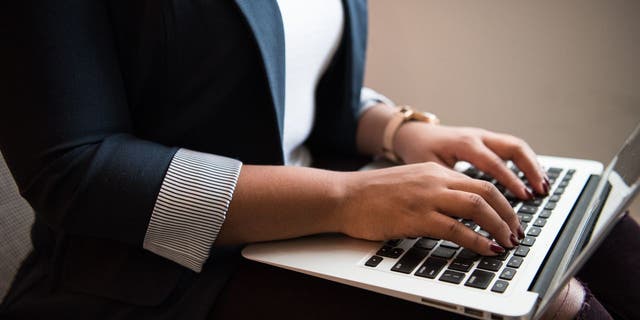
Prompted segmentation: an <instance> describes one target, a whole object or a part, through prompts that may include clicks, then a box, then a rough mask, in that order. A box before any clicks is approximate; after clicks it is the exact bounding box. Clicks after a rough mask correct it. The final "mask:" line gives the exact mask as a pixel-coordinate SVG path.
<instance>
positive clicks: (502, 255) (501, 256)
mask: <svg viewBox="0 0 640 320" xmlns="http://www.w3.org/2000/svg"><path fill="white" fill-rule="evenodd" d="M508 256H509V251H508V250H505V251H504V252H503V253H499V254H498V255H497V256H493V257H491V258H494V259H498V260H501V261H505V260H507V257H508Z"/></svg>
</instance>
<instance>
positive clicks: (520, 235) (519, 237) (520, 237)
mask: <svg viewBox="0 0 640 320" xmlns="http://www.w3.org/2000/svg"><path fill="white" fill-rule="evenodd" d="M518 239H524V230H522V225H520V226H518Z"/></svg>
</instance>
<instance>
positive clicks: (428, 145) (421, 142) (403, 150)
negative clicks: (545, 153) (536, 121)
mask: <svg viewBox="0 0 640 320" xmlns="http://www.w3.org/2000/svg"><path fill="white" fill-rule="evenodd" d="M393 145H394V147H395V152H396V153H397V154H398V155H399V156H400V157H401V158H402V160H403V161H404V162H406V163H418V162H426V161H434V162H437V163H440V164H443V165H446V166H449V167H452V166H453V165H454V164H455V163H456V162H457V161H467V162H469V163H471V164H473V165H474V166H475V167H476V168H478V169H479V170H482V171H483V172H485V173H487V174H489V175H491V176H492V177H494V178H495V179H496V180H498V182H500V183H501V184H502V185H504V186H505V187H506V188H507V189H508V190H509V191H511V192H512V193H513V194H514V195H516V196H517V197H519V198H521V199H531V198H533V194H532V191H531V190H530V189H529V188H527V187H526V186H525V184H524V183H523V182H522V181H521V180H520V179H519V178H518V177H517V176H516V175H515V174H514V173H513V171H511V170H510V169H509V168H507V166H506V165H505V162H504V161H505V160H511V161H513V162H514V163H515V164H516V166H518V168H519V169H520V170H522V172H523V173H524V174H525V177H526V178H527V179H528V181H529V184H530V185H531V186H532V188H533V189H534V190H533V191H535V192H536V193H538V194H542V195H546V194H547V193H548V192H549V180H548V178H547V176H546V174H545V173H544V171H543V169H542V168H541V167H540V165H539V163H538V161H537V160H536V155H535V153H534V152H533V150H532V149H531V147H530V146H529V145H528V144H527V143H526V142H525V141H523V140H522V139H520V138H517V137H514V136H511V135H508V134H501V133H495V132H491V131H487V130H484V129H478V128H466V127H449V126H441V125H432V124H427V123H423V122H417V121H412V122H407V123H405V124H403V125H402V126H401V127H400V128H399V129H398V132H397V133H396V136H395V137H394V144H393Z"/></svg>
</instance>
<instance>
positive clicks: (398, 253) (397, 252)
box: [389, 248, 404, 259]
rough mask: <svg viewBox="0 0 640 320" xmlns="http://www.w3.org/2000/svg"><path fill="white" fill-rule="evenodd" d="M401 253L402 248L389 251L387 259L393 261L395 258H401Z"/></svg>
mask: <svg viewBox="0 0 640 320" xmlns="http://www.w3.org/2000/svg"><path fill="white" fill-rule="evenodd" d="M403 252H404V249H402V248H393V249H392V250H391V254H390V255H389V258H394V259H395V258H397V257H399V256H401V255H402V253H403Z"/></svg>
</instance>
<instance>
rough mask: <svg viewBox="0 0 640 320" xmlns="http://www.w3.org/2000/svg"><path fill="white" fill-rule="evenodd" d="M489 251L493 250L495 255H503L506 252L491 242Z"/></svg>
mask: <svg viewBox="0 0 640 320" xmlns="http://www.w3.org/2000/svg"><path fill="white" fill-rule="evenodd" d="M489 249H491V251H493V252H495V253H503V252H504V248H503V247H501V246H500V245H499V244H497V243H495V242H491V244H490V245H489Z"/></svg>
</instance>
